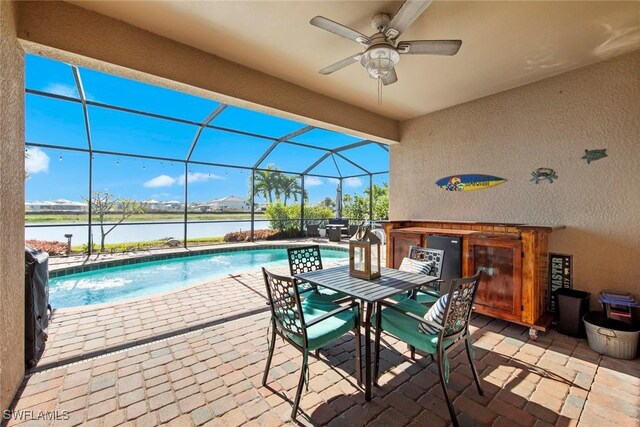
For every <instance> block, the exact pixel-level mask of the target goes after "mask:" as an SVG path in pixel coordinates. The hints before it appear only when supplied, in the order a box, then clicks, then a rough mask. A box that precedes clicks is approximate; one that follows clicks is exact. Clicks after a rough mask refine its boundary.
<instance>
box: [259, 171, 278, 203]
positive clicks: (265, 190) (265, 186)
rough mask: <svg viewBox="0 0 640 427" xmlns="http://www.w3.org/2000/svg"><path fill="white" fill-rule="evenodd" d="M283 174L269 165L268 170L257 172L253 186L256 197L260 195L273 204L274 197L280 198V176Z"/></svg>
mask: <svg viewBox="0 0 640 427" xmlns="http://www.w3.org/2000/svg"><path fill="white" fill-rule="evenodd" d="M281 175H282V173H281V172H280V171H279V170H278V168H277V167H276V166H275V165H273V164H270V165H267V170H259V171H256V174H255V182H254V185H253V192H254V195H259V196H261V197H263V198H265V199H267V200H268V201H269V203H273V199H274V196H275V198H276V199H277V198H278V197H280V189H279V187H280V182H279V181H280V176H281Z"/></svg>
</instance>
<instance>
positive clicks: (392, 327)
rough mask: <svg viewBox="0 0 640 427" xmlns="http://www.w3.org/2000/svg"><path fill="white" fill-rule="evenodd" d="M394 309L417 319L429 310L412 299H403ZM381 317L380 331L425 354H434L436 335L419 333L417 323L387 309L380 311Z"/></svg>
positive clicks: (436, 341) (436, 342) (446, 343)
mask: <svg viewBox="0 0 640 427" xmlns="http://www.w3.org/2000/svg"><path fill="white" fill-rule="evenodd" d="M396 307H398V308H399V309H401V310H405V311H407V312H409V313H412V314H415V315H416V316H419V317H423V316H424V315H425V314H426V313H427V311H428V310H429V308H428V307H426V306H424V305H422V304H420V303H419V302H417V301H414V300H412V299H405V300H403V301H401V302H399V303H398V304H396ZM381 315H382V329H383V330H384V331H385V332H388V333H390V334H391V335H393V336H395V337H397V338H399V339H400V340H402V341H404V342H405V343H407V344H409V345H412V346H414V347H415V348H417V349H418V350H421V351H423V352H425V353H431V354H433V353H435V351H436V346H437V344H438V335H428V334H424V333H422V332H420V329H419V324H420V322H419V321H417V320H415V319H412V318H411V317H409V316H407V315H405V314H403V313H400V312H398V311H396V310H394V309H392V308H388V307H387V308H383V309H382V314H381ZM447 341H448V340H447ZM447 341H445V343H444V344H445V346H447V345H448V344H449V342H447Z"/></svg>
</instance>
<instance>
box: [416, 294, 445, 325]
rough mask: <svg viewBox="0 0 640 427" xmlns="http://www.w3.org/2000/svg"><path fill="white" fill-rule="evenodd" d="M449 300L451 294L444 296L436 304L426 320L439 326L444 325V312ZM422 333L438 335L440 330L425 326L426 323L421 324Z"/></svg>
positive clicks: (425, 316) (427, 314) (427, 313)
mask: <svg viewBox="0 0 640 427" xmlns="http://www.w3.org/2000/svg"><path fill="white" fill-rule="evenodd" d="M448 298H449V294H445V295H442V296H441V297H440V298H438V301H436V302H435V304H433V305H432V306H431V308H430V309H429V311H427V312H426V313H425V315H424V320H426V321H428V322H431V323H435V324H437V325H442V323H443V320H444V310H445V308H447V299H448ZM419 328H420V332H422V333H423V334H429V335H438V334H439V333H440V330H439V329H437V328H434V327H433V326H430V325H425V324H424V323H420V326H419Z"/></svg>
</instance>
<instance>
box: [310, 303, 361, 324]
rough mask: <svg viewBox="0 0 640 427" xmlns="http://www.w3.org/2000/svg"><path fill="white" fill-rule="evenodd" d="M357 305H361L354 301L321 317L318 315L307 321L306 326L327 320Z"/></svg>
mask: <svg viewBox="0 0 640 427" xmlns="http://www.w3.org/2000/svg"><path fill="white" fill-rule="evenodd" d="M355 307H360V305H359V304H358V303H357V302H352V303H351V304H349V305H345V306H344V307H340V308H336V309H335V310H331V311H330V312H328V313H325V314H323V315H322V316H320V317H316V318H315V319H313V320H312V321H310V322H306V326H307V327H309V326H313V325H315V324H317V323H320V322H322V321H323V320H327V319H328V318H330V317H333V316H335V315H336V314H338V313H342V312H343V311H347V310H350V309H352V308H355Z"/></svg>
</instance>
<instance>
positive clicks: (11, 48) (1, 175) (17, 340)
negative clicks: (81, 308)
mask: <svg viewBox="0 0 640 427" xmlns="http://www.w3.org/2000/svg"><path fill="white" fill-rule="evenodd" d="M14 16H15V14H14V4H13V3H12V2H7V1H0V94H2V99H1V102H0V407H1V409H2V410H4V409H6V408H7V407H8V406H9V403H10V402H11V399H12V398H13V395H14V394H15V392H16V390H17V388H18V386H19V385H20V382H21V381H22V377H23V375H24V368H23V367H24V267H23V265H24V252H23V251H24V55H23V52H22V50H21V49H20V47H19V46H18V42H17V40H16V29H15V19H14Z"/></svg>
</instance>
